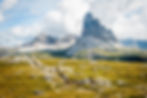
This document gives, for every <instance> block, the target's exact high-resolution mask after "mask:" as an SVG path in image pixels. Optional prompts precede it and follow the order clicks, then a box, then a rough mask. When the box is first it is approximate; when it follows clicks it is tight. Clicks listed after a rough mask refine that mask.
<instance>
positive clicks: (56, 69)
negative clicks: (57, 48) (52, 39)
mask: <svg viewBox="0 0 147 98" xmlns="http://www.w3.org/2000/svg"><path fill="white" fill-rule="evenodd" d="M20 58H21V59H20ZM146 77H147V63H145V62H144V63H141V62H120V61H119V62H118V61H106V60H97V61H89V60H84V59H83V60H78V59H63V58H51V57H47V56H46V57H38V58H36V57H33V56H32V57H30V58H29V57H22V56H21V57H11V58H5V59H1V60H0V98H59V97H60V98H146V97H147V78H146Z"/></svg>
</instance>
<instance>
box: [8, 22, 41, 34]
mask: <svg viewBox="0 0 147 98" xmlns="http://www.w3.org/2000/svg"><path fill="white" fill-rule="evenodd" d="M42 31H43V25H41V24H39V23H38V24H37V23H36V24H32V25H27V26H23V25H19V26H15V27H12V29H11V31H10V32H12V34H13V35H15V36H17V37H29V36H35V35H37V34H39V33H41V32H42Z"/></svg>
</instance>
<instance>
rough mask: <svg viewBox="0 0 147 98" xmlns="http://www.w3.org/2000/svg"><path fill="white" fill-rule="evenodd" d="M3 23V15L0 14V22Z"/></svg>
mask: <svg viewBox="0 0 147 98" xmlns="http://www.w3.org/2000/svg"><path fill="white" fill-rule="evenodd" d="M2 21H4V16H3V14H2V13H1V12H0V22H2Z"/></svg>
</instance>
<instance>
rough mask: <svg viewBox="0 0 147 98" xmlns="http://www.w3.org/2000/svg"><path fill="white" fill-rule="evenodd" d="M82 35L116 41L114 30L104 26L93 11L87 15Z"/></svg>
mask: <svg viewBox="0 0 147 98" xmlns="http://www.w3.org/2000/svg"><path fill="white" fill-rule="evenodd" d="M82 36H92V37H94V38H97V39H100V40H105V41H113V42H115V41H116V38H115V36H114V35H113V33H112V31H111V30H108V29H107V28H106V27H104V26H103V25H102V24H101V23H100V21H99V20H98V19H95V18H94V17H93V15H92V14H91V13H88V14H87V15H86V16H85V19H84V26H83V33H82Z"/></svg>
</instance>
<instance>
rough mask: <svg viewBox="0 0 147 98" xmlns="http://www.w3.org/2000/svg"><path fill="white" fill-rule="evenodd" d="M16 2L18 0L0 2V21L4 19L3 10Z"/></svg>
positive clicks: (11, 6)
mask: <svg viewBox="0 0 147 98" xmlns="http://www.w3.org/2000/svg"><path fill="white" fill-rule="evenodd" d="M17 2H18V0H3V2H2V3H1V4H0V22H2V21H4V20H5V16H4V13H5V11H7V10H9V9H11V8H13V7H14V6H15V4H16V3H17Z"/></svg>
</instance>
